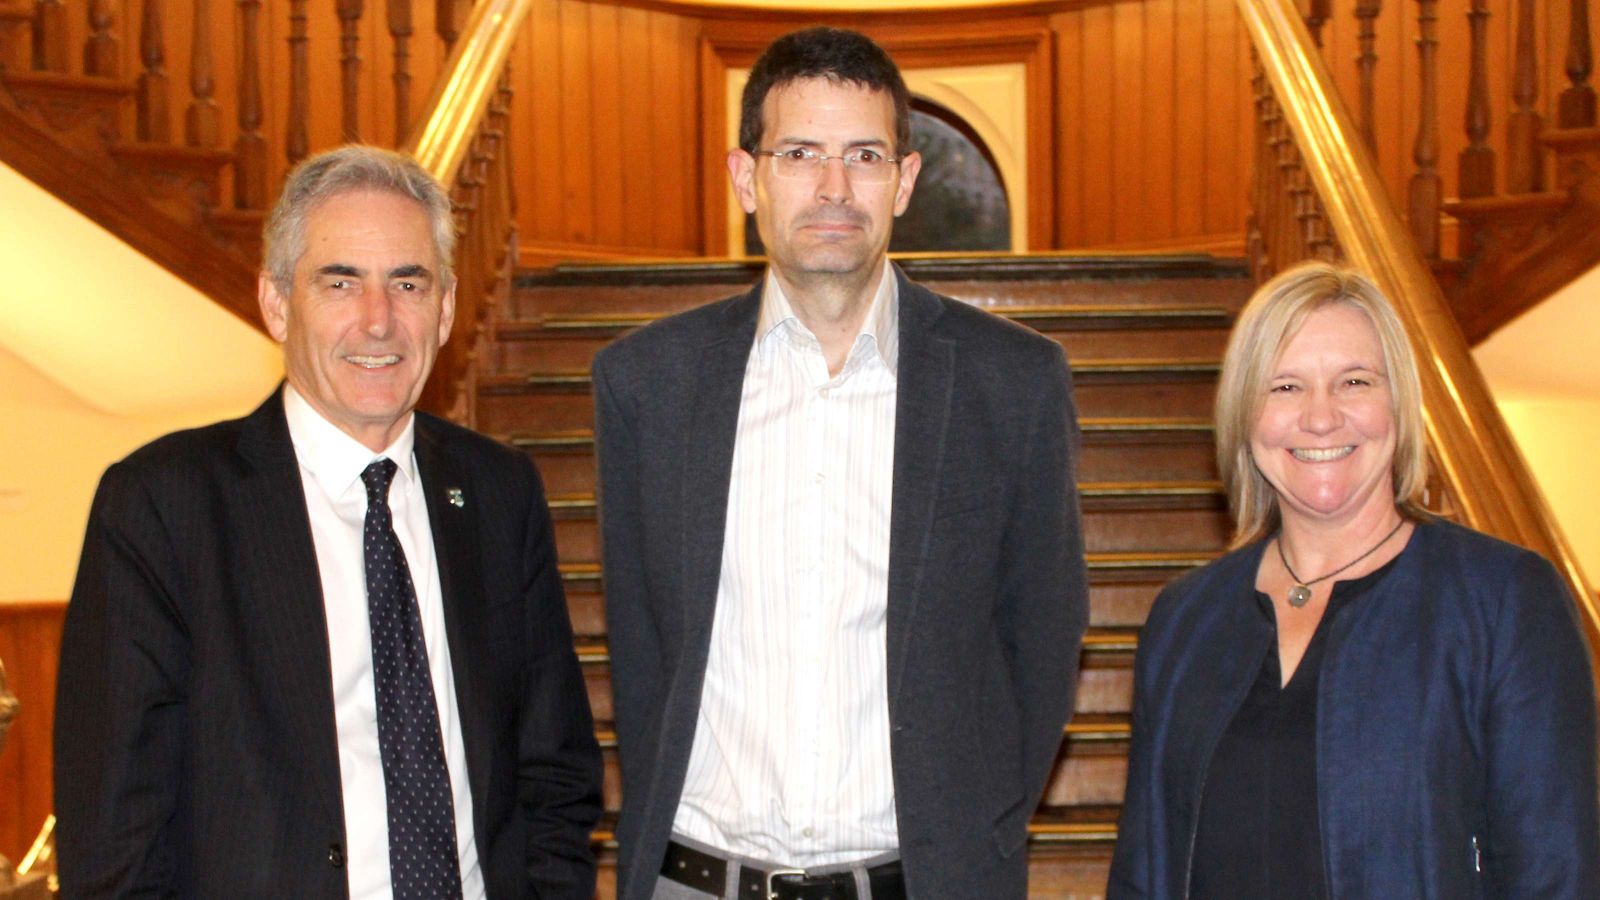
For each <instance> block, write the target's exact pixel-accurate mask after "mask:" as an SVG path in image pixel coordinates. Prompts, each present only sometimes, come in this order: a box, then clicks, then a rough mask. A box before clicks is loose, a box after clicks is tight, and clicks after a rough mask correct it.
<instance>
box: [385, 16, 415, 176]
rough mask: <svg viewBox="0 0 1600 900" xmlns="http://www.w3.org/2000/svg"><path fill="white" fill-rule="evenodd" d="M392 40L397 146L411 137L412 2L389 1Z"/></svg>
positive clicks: (395, 137)
mask: <svg viewBox="0 0 1600 900" xmlns="http://www.w3.org/2000/svg"><path fill="white" fill-rule="evenodd" d="M388 11H389V36H390V37H391V38H392V39H393V40H394V74H393V75H392V76H391V81H393V83H394V142H395V143H396V144H399V143H400V142H401V141H403V140H405V139H406V135H408V134H410V133H411V48H410V46H409V45H410V43H411V0H389V10H388Z"/></svg>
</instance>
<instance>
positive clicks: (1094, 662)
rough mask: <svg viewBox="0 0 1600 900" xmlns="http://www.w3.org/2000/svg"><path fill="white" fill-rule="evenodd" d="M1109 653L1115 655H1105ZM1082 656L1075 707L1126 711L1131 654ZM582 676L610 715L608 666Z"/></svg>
mask: <svg viewBox="0 0 1600 900" xmlns="http://www.w3.org/2000/svg"><path fill="white" fill-rule="evenodd" d="M1108 655H1110V656H1113V657H1115V658H1112V659H1109V660H1108V659H1105V658H1104V657H1106V656H1108ZM1123 657H1125V659H1124V658H1123ZM1084 659H1085V665H1084V668H1083V669H1082V670H1081V671H1080V672H1079V674H1078V694H1077V711H1078V712H1080V713H1122V714H1126V713H1127V712H1128V711H1129V710H1130V709H1132V700H1133V668H1132V654H1130V653H1122V654H1097V653H1085V654H1084ZM583 679H584V683H585V685H586V686H587V688H588V692H589V707H590V709H591V710H592V711H593V713H594V717H595V718H596V719H597V720H601V721H609V720H611V719H613V718H614V717H615V716H614V710H613V708H612V706H611V669H610V667H609V666H608V665H606V664H605V663H585V664H584V666H583Z"/></svg>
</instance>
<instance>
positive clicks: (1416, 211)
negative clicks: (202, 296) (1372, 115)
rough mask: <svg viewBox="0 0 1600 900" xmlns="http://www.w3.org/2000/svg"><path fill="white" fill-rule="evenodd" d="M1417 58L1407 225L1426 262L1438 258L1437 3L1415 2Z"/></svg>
mask: <svg viewBox="0 0 1600 900" xmlns="http://www.w3.org/2000/svg"><path fill="white" fill-rule="evenodd" d="M1417 6H1418V12H1417V56H1418V58H1419V59H1420V70H1419V71H1420V78H1419V81H1420V86H1419V93H1420V95H1421V98H1420V105H1421V107H1422V114H1421V115H1420V116H1419V117H1418V118H1417V140H1416V143H1415V144H1414V145H1413V146H1412V151H1411V158H1412V160H1413V161H1414V162H1415V163H1416V165H1417V171H1416V174H1415V175H1413V176H1411V190H1410V194H1409V199H1410V207H1409V210H1410V216H1409V219H1410V222H1411V234H1412V236H1413V237H1415V238H1416V239H1417V246H1419V247H1421V248H1422V252H1423V255H1425V256H1427V257H1428V258H1429V259H1437V258H1438V257H1439V202H1440V200H1441V199H1442V198H1441V193H1442V186H1441V182H1440V179H1439V70H1438V50H1439V40H1438V38H1437V37H1436V36H1435V33H1434V30H1435V27H1436V26H1437V23H1438V20H1439V15H1438V2H1437V0H1417Z"/></svg>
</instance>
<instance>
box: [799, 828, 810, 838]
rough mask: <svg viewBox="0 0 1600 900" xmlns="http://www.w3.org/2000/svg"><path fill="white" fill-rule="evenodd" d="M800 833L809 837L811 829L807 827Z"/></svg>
mask: <svg viewBox="0 0 1600 900" xmlns="http://www.w3.org/2000/svg"><path fill="white" fill-rule="evenodd" d="M800 833H801V834H803V835H805V836H806V837H811V829H809V828H807V829H806V830H805V831H802V832H800Z"/></svg>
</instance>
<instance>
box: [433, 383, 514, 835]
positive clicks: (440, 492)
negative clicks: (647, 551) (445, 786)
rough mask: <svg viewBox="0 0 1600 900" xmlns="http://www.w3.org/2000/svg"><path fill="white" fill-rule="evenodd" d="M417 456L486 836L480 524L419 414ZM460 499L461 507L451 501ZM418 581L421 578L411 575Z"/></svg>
mask: <svg viewBox="0 0 1600 900" xmlns="http://www.w3.org/2000/svg"><path fill="white" fill-rule="evenodd" d="M416 436H417V440H416V445H415V448H416V449H415V452H416V455H417V470H418V473H419V474H420V476H421V478H422V490H423V494H424V496H426V497H427V501H428V526H429V530H430V531H431V532H433V553H434V559H435V560H436V561H437V565H438V567H439V591H440V595H441V596H440V600H441V602H442V603H443V605H444V628H445V640H446V642H447V643H448V644H449V645H450V670H451V674H452V675H453V677H454V679H455V694H456V696H455V699H456V712H457V714H458V715H460V716H461V739H462V741H463V743H464V744H465V745H466V757H467V782H468V785H469V786H470V788H471V791H472V809H473V817H474V819H476V820H477V821H475V822H474V823H473V824H474V825H475V827H476V833H477V834H485V833H486V831H485V825H484V820H483V818H482V815H483V813H484V811H485V810H487V809H488V806H489V804H488V801H487V795H486V792H487V791H488V787H489V773H490V772H491V771H493V763H494V760H493V759H492V758H491V757H492V755H493V753H494V747H495V743H496V742H495V741H494V739H493V737H494V725H493V713H492V711H490V710H488V709H486V708H485V706H484V704H485V703H487V702H489V699H490V698H492V697H493V696H494V692H493V691H491V690H488V689H487V686H480V685H479V684H478V679H479V677H480V674H481V673H480V669H479V667H478V666H477V665H475V660H474V658H473V654H472V649H473V648H474V647H481V646H485V644H484V642H483V640H482V638H481V637H475V636H478V635H480V633H481V632H482V630H483V628H484V623H483V613H484V608H485V605H486V602H487V601H486V599H485V597H484V595H483V579H482V577H481V572H480V571H479V568H478V547H479V546H480V544H479V540H478V520H477V517H476V516H473V515H471V514H470V513H469V511H468V508H467V506H466V504H467V503H468V502H470V501H471V500H472V499H473V498H472V497H471V496H470V494H471V492H470V491H469V485H467V483H466V481H465V480H464V478H463V473H462V471H461V468H460V466H458V465H457V464H456V462H455V459H454V458H453V457H452V456H451V454H450V453H449V448H448V447H446V446H445V444H444V441H443V438H442V436H441V435H440V434H439V433H438V431H437V430H436V428H435V427H434V424H433V422H431V421H430V420H429V419H427V418H426V417H424V416H422V415H420V414H419V415H418V416H417V430H416ZM453 497H460V498H462V505H459V506H458V505H456V503H454V502H452V498H453ZM414 577H420V576H414Z"/></svg>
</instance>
